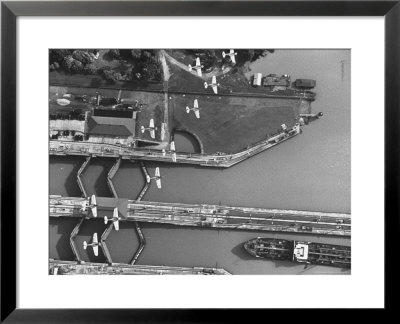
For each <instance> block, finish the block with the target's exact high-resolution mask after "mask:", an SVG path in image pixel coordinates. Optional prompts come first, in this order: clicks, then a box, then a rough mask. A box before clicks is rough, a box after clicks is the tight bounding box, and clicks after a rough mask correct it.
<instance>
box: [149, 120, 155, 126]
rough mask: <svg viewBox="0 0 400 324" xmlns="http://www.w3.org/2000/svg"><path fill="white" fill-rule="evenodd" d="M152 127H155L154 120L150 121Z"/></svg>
mask: <svg viewBox="0 0 400 324" xmlns="http://www.w3.org/2000/svg"><path fill="white" fill-rule="evenodd" d="M150 127H154V119H153V118H152V119H150Z"/></svg>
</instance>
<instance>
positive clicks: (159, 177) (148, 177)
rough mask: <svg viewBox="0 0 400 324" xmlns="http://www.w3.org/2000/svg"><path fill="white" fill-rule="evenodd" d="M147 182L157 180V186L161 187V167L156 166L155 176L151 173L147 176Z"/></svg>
mask: <svg viewBox="0 0 400 324" xmlns="http://www.w3.org/2000/svg"><path fill="white" fill-rule="evenodd" d="M146 180H147V183H150V181H151V180H156V183H157V188H158V189H161V175H160V168H159V167H157V168H156V172H155V176H154V177H150V176H149V175H147V176H146Z"/></svg>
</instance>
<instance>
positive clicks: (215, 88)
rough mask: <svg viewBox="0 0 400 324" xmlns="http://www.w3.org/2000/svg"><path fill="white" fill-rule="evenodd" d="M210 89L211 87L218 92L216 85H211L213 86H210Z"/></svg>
mask: <svg viewBox="0 0 400 324" xmlns="http://www.w3.org/2000/svg"><path fill="white" fill-rule="evenodd" d="M212 89H213V91H214V93H215V94H218V88H217V86H216V85H213V86H212Z"/></svg>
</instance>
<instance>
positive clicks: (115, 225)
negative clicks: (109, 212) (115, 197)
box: [104, 207, 122, 231]
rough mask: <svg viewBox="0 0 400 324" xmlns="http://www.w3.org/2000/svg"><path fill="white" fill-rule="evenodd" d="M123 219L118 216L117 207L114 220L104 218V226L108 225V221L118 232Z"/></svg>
mask: <svg viewBox="0 0 400 324" xmlns="http://www.w3.org/2000/svg"><path fill="white" fill-rule="evenodd" d="M121 219H122V218H121V217H119V216H118V208H117V207H115V208H114V212H113V217H112V218H107V216H104V224H106V225H107V223H108V221H112V222H113V225H114V228H115V230H116V231H119V221H120V220H121Z"/></svg>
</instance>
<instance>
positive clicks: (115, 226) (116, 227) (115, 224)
mask: <svg viewBox="0 0 400 324" xmlns="http://www.w3.org/2000/svg"><path fill="white" fill-rule="evenodd" d="M113 223H114V228H115V230H116V231H119V221H118V220H116V221H114V222H113Z"/></svg>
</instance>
